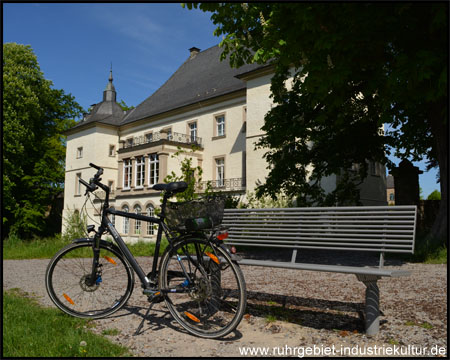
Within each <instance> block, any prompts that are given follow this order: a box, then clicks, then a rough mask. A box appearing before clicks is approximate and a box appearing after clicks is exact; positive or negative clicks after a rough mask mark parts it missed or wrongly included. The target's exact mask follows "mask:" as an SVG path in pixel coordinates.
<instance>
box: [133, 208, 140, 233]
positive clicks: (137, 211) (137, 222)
mask: <svg viewBox="0 0 450 360" xmlns="http://www.w3.org/2000/svg"><path fill="white" fill-rule="evenodd" d="M141 211H142V210H141V207H140V205H136V206H135V207H134V213H135V214H138V215H140V214H141ZM134 233H135V234H137V235H139V234H140V233H141V220H138V219H136V220H135V221H134Z"/></svg>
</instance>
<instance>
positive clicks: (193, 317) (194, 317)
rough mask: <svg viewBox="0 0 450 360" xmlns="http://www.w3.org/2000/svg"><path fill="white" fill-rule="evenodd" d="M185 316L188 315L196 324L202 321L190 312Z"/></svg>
mask: <svg viewBox="0 0 450 360" xmlns="http://www.w3.org/2000/svg"><path fill="white" fill-rule="evenodd" d="M184 315H186V316H187V317H188V318H189V319H191V320H192V321H195V322H198V323H199V322H200V320H199V319H198V318H197V317H196V316H195V315H193V314H191V313H190V312H187V311H185V312H184Z"/></svg>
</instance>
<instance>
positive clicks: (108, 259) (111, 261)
mask: <svg viewBox="0 0 450 360" xmlns="http://www.w3.org/2000/svg"><path fill="white" fill-rule="evenodd" d="M103 257H104V258H105V259H106V260H107V261H109V262H110V263H111V264H113V265H117V263H116V262H115V261H114V259H111V258H110V257H109V256H103Z"/></svg>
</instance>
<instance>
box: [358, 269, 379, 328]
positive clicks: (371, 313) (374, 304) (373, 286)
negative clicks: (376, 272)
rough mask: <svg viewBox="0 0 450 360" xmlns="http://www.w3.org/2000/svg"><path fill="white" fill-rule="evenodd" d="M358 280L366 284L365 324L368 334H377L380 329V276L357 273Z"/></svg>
mask: <svg viewBox="0 0 450 360" xmlns="http://www.w3.org/2000/svg"><path fill="white" fill-rule="evenodd" d="M357 277H358V280H360V281H362V282H363V283H364V285H366V304H365V309H364V325H365V330H366V334H367V335H376V334H377V333H378V330H379V329H380V289H379V288H378V284H377V281H378V279H379V277H378V276H370V275H357Z"/></svg>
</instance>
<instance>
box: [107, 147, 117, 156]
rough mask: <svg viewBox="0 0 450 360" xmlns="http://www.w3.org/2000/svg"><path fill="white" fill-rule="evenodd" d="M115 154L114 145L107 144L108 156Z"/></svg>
mask: <svg viewBox="0 0 450 360" xmlns="http://www.w3.org/2000/svg"><path fill="white" fill-rule="evenodd" d="M115 155H116V146H115V145H109V156H115Z"/></svg>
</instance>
